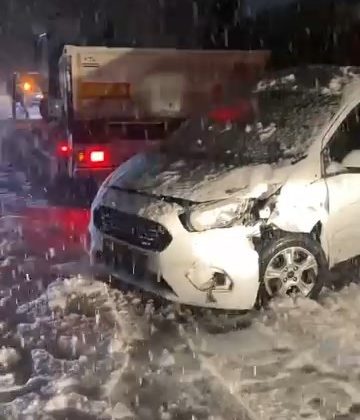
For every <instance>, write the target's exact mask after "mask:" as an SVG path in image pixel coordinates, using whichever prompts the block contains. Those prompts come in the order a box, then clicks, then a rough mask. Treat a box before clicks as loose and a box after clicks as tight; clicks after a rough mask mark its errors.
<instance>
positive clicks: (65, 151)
mask: <svg viewBox="0 0 360 420" xmlns="http://www.w3.org/2000/svg"><path fill="white" fill-rule="evenodd" d="M56 154H57V156H59V157H63V158H67V157H69V156H70V155H71V147H70V146H69V144H68V142H67V141H61V142H59V143H58V144H57V147H56Z"/></svg>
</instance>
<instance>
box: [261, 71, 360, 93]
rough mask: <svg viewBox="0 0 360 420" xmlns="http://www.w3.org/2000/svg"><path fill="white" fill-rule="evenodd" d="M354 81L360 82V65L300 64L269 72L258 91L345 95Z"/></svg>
mask: <svg viewBox="0 0 360 420" xmlns="http://www.w3.org/2000/svg"><path fill="white" fill-rule="evenodd" d="M352 83H359V84H360V67H355V66H347V67H340V66H331V65H313V66H300V67H293V68H288V69H284V70H280V71H276V72H273V73H269V74H268V75H267V76H266V77H264V78H263V79H262V80H260V82H259V83H258V84H257V88H256V92H259V91H264V90H300V91H313V92H317V93H320V94H326V95H343V94H344V93H346V91H347V87H348V86H349V84H352Z"/></svg>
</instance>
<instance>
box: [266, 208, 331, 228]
mask: <svg viewBox="0 0 360 420" xmlns="http://www.w3.org/2000/svg"><path fill="white" fill-rule="evenodd" d="M279 207H280V208H279ZM279 207H278V206H277V207H276V208H275V210H274V211H273V213H272V214H271V216H270V217H269V219H268V224H270V225H274V226H276V227H277V228H278V229H281V230H284V231H287V232H293V233H310V232H311V231H312V230H313V228H314V226H315V225H316V224H317V223H318V222H319V221H321V222H323V220H324V218H325V217H326V213H325V211H324V210H323V209H320V208H314V207H303V206H301V205H300V206H286V208H284V207H282V208H281V206H279Z"/></svg>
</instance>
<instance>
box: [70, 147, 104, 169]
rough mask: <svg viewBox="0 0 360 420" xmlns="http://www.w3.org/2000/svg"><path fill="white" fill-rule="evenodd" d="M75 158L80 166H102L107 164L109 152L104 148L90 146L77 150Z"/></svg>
mask: <svg viewBox="0 0 360 420" xmlns="http://www.w3.org/2000/svg"><path fill="white" fill-rule="evenodd" d="M77 160H78V162H79V163H80V164H81V165H82V166H88V167H94V168H96V167H100V168H102V167H106V166H108V165H109V154H108V151H107V150H106V149H105V148H102V147H92V148H88V149H85V150H82V151H80V152H78V155H77Z"/></svg>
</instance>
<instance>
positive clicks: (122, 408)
mask: <svg viewBox="0 0 360 420" xmlns="http://www.w3.org/2000/svg"><path fill="white" fill-rule="evenodd" d="M111 418H112V419H113V420H132V419H134V418H135V415H134V413H133V412H131V411H130V410H129V409H128V408H127V407H126V405H125V404H122V403H120V402H118V403H117V404H116V405H115V407H114V408H113V410H112V411H111Z"/></svg>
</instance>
